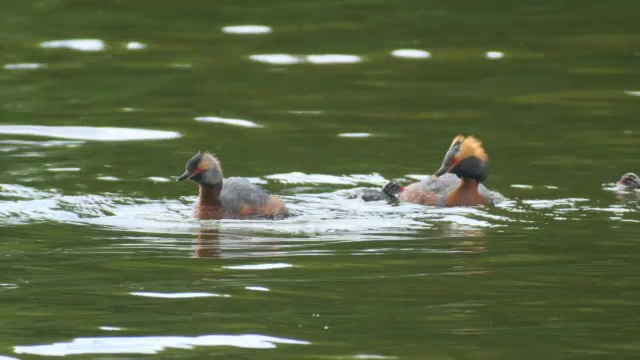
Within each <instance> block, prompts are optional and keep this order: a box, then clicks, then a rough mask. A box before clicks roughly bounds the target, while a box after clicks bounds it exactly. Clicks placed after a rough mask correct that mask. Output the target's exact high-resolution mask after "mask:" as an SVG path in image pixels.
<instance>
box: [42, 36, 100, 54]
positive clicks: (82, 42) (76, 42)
mask: <svg viewBox="0 0 640 360" xmlns="http://www.w3.org/2000/svg"><path fill="white" fill-rule="evenodd" d="M40 47H43V48H53V49H60V48H62V49H72V50H78V51H102V50H104V49H105V47H106V46H105V44H104V41H102V40H99V39H71V40H53V41H45V42H43V43H41V44H40Z"/></svg>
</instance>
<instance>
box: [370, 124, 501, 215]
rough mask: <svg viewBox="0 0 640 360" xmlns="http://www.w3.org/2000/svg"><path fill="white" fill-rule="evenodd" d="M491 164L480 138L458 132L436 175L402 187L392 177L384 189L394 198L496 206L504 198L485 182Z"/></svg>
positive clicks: (422, 202) (430, 202)
mask: <svg viewBox="0 0 640 360" xmlns="http://www.w3.org/2000/svg"><path fill="white" fill-rule="evenodd" d="M488 165H489V157H488V156H487V153H486V152H485V150H484V148H483V147H482V143H481V142H480V140H478V139H476V138H475V137H473V136H466V137H465V136H462V135H458V136H456V137H455V138H454V139H453V142H452V143H451V146H450V147H449V150H448V151H447V153H446V155H445V156H444V160H443V161H442V166H441V167H440V169H438V171H436V172H435V173H434V174H433V176H429V177H427V178H426V179H425V180H422V181H420V182H416V183H413V184H410V185H408V186H407V187H401V186H400V184H398V183H397V182H396V181H393V180H392V181H391V182H389V183H387V184H386V185H385V186H384V187H383V188H382V192H383V193H384V194H386V195H387V197H388V198H390V199H391V200H392V201H403V202H412V203H416V204H422V205H433V206H477V205H494V204H496V203H498V202H500V201H502V200H504V197H503V196H502V195H500V194H499V193H497V192H495V191H490V190H488V189H487V188H486V187H485V186H484V185H482V184H481V183H482V182H484V181H485V180H486V178H487V175H488ZM396 195H397V197H396Z"/></svg>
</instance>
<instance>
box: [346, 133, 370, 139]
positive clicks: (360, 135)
mask: <svg viewBox="0 0 640 360" xmlns="http://www.w3.org/2000/svg"><path fill="white" fill-rule="evenodd" d="M371 136H372V135H371V133H342V134H338V137H344V138H366V137H371Z"/></svg>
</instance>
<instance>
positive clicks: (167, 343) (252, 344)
mask: <svg viewBox="0 0 640 360" xmlns="http://www.w3.org/2000/svg"><path fill="white" fill-rule="evenodd" d="M276 344H291V345H308V344H311V343H310V342H308V341H304V340H295V339H287V338H279V337H274V336H266V335H255V334H245V335H201V336H193V337H190V336H130V337H94V338H89V337H87V338H76V339H74V340H73V341H71V342H59V343H53V344H50V345H17V346H15V347H14V351H15V352H16V353H17V354H30V355H41V356H69V355H85V354H157V353H159V352H161V351H163V350H166V349H193V348H194V347H196V346H233V347H237V348H248V349H274V348H276V346H277V345H276Z"/></svg>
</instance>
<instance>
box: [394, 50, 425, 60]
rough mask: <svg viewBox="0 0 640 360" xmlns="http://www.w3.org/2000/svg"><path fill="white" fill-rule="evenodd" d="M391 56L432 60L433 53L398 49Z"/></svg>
mask: <svg viewBox="0 0 640 360" xmlns="http://www.w3.org/2000/svg"><path fill="white" fill-rule="evenodd" d="M391 56H393V57H397V58H405V59H430V58H431V53H430V52H428V51H424V50H418V49H398V50H393V51H392V52H391Z"/></svg>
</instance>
